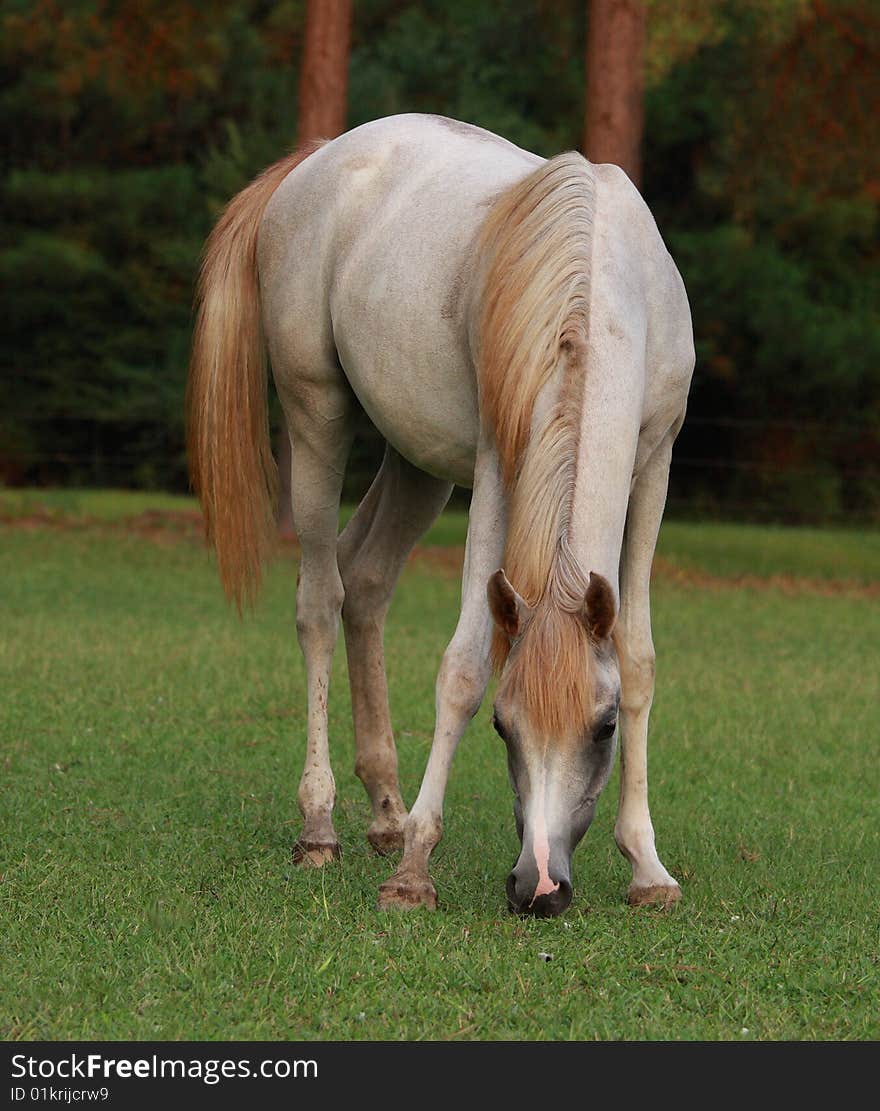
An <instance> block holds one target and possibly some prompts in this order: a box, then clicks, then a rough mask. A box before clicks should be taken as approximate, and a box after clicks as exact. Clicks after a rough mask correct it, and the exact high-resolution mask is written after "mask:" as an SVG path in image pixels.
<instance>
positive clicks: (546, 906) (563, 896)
mask: <svg viewBox="0 0 880 1111" xmlns="http://www.w3.org/2000/svg"><path fill="white" fill-rule="evenodd" d="M550 879H551V881H552V882H553V883H554V884H555V885H556V890H555V891H550V892H547V893H546V894H543V895H536V894H535V888H536V887H537V886H538V870H537V868H532V867H529V865H528V864H526V865H525V866H523V862H522V860H520V861H518V862H517V865H516V867H515V868H514V869H513V871H512V872H511V873H510V875H509V876H508V877H507V905H508V907H509V908H510V910H512V911H513V913H514V914H533V915H534V916H535V917H536V918H553V917H555V915H557V914H562V912H563V911H564V910H565V909H566V908H567V907H568V905H569V904H570V903H571V895H572V891H571V878H570V875H569V873H568V870H567V869H566V870H565V872H564V873H563V872H562V870H561V869H560V874H558V875H557V874H556V873H555V871H554V869H553V868H552V867H551V869H550Z"/></svg>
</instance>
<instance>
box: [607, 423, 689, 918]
mask: <svg viewBox="0 0 880 1111" xmlns="http://www.w3.org/2000/svg"><path fill="white" fill-rule="evenodd" d="M673 439H674V433H670V435H669V436H668V437H667V438H666V440H664V441H663V443H662V444H661V445H660V446H659V447H658V448H657V449H656V451H655V452H654V454H653V455H652V456H651V458H650V459H649V460H648V462H647V463H646V464H645V467H644V468H643V470H642V472H641V474H640V475H639V477H638V479H637V480H636V483H635V486H634V487H633V491H632V494H631V496H630V503H629V510H628V513H627V520H626V531H625V534H624V543H623V551H622V553H621V568H620V616H619V618H618V621H617V626H616V628H615V632H614V640H615V644H616V645H617V652H618V657H619V660H620V679H621V704H620V764H621V771H620V803H619V808H618V813H617V822H616V823H615V826H614V839H615V840H616V842H617V846H618V848H619V849H620V851H621V852H622V853H623V855H624V856H625V857H626V858H627V860H628V861H629V862H630V864H631V865H632V882H631V883H630V885H629V891H628V893H627V898H628V901H629V902H630V903H631V904H632V905H634V906H639V905H642V904H645V903H664V904H666V905H667V906H668V905H669V904H671V903H674V902H676V901H677V900H678V899H680V898H681V888H680V887H679V886H678V884H677V883H676V881H675V880H674V879H673V878H672V876H670V874H669V873H668V872H667V871H666V869H665V868H664V866H663V864H662V863H661V862H660V857H659V856H658V855H657V849H656V847H655V845H654V827H653V825H652V823H651V814H650V811H649V809H648V716H649V714H650V712H651V703H652V701H653V698H654V670H655V667H654V661H655V656H654V644H653V640H652V638H651V605H650V583H651V564H652V562H653V559H654V548H655V547H656V544H657V536H658V534H659V531H660V522H661V520H662V518H663V508H664V506H665V504H666V488H667V483H668V477H669V463H670V459H671V454H672V442H673Z"/></svg>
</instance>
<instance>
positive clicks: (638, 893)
mask: <svg viewBox="0 0 880 1111" xmlns="http://www.w3.org/2000/svg"><path fill="white" fill-rule="evenodd" d="M680 898H681V888H680V887H679V886H678V884H677V883H673V884H656V885H655V886H652V887H630V889H629V891H627V893H626V901H627V902H628V903H629V905H630V906H631V907H651V906H657V907H662V909H663V910H669V909H670V907H673V906H674V905H675V904H676V903H677V902H678V900H679V899H680Z"/></svg>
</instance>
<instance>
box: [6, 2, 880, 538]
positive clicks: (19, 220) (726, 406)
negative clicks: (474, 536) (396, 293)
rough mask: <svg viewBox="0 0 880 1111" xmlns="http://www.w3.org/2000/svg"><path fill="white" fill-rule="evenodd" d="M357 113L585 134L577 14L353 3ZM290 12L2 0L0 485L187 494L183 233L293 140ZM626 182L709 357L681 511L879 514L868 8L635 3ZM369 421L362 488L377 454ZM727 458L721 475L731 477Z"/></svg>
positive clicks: (553, 143)
mask: <svg viewBox="0 0 880 1111" xmlns="http://www.w3.org/2000/svg"><path fill="white" fill-rule="evenodd" d="M354 7H355V27H354V35H353V43H352V53H351V64H350V82H349V94H350V95H349V103H350V110H349V124H350V125H351V126H355V125H357V124H359V123H361V122H363V121H365V120H368V119H372V118H375V117H378V116H382V115H387V114H391V113H395V112H401V111H428V112H438V113H442V114H446V115H450V116H453V117H458V118H461V119H466V120H470V121H472V122H475V123H478V124H481V125H482V126H484V127H488V128H490V129H492V130H494V131H497V132H499V133H501V134H503V135H505V136H507V137H508V138H510V139H511V140H512V141H514V142H516V143H519V144H521V145H523V146H525V147H528V148H530V149H533V150H536V151H538V152H539V153H542V154H548V155H549V154H552V153H554V152H556V151H558V150H561V149H565V148H571V147H577V146H578V145H579V143H580V139H581V133H582V118H583V92H584V79H583V72H582V70H583V56H584V35H585V31H586V28H585V11H586V5H585V4H583V3H582V2H580V0H565V2H563V3H555V4H548V3H547V2H546V0H526V2H523V3H519V4H515V5H508V4H498V3H496V2H494V0H476V2H475V0H451V2H449V0H430V2H425V3H415V2H412V0H357V2H356V3H355V6H354ZM304 10H305V5H304V3H303V2H301V0H287V2H285V3H281V4H273V5H267V4H264V3H261V2H259V0H217V2H216V3H214V4H212V5H210V6H209V7H208V8H206V7H205V6H204V5H201V4H195V3H190V2H185V3H177V4H173V5H171V4H168V3H166V2H164V0H148V2H146V3H145V2H143V0H137V2H136V0H117V2H114V3H110V2H109V0H65V2H64V3H63V4H62V3H61V2H60V0H38V2H36V3H24V2H23V0H0V26H2V28H3V32H4V33H3V35H2V36H0V43H2V45H0V124H2V126H3V130H4V134H5V136H6V137H7V159H6V161H5V165H4V171H3V177H2V181H0V199H2V217H0V281H2V284H3V288H4V291H5V297H6V304H5V310H6V311H5V317H6V320H7V340H6V343H5V344H4V348H3V352H2V356H0V478H2V479H4V480H5V481H7V482H21V481H40V482H56V483H58V482H61V483H68V484H69V483H83V482H86V483H100V482H103V483H107V482H111V481H112V482H115V483H117V484H123V483H136V484H139V485H152V484H158V485H162V486H166V487H168V488H173V489H183V488H184V487H185V473H184V465H183V452H182V433H183V428H182V419H183V418H182V399H183V390H184V379H185V368H186V360H187V354H188V349H189V342H190V331H191V315H190V304H191V298H192V290H193V282H194V276H195V272H196V267H197V260H198V255H199V251H200V249H201V245H202V243H203V242H204V239H205V236H206V234H207V232H208V230H209V229H210V226H211V224H212V222H213V220H214V219H215V218H216V216H217V214H218V212H219V211H220V209H221V208H222V206H223V205H224V204H225V203H226V201H227V199H228V198H229V197H230V196H231V195H232V194H233V193H235V192H236V191H237V190H238V189H239V188H241V186H242V185H244V184H245V183H246V182H247V181H248V180H249V179H250V178H251V177H252V176H253V175H254V174H255V173H256V172H257V171H258V170H259V169H260V168H261V167H262V166H264V165H265V164H267V163H268V162H270V161H272V160H274V159H275V158H276V157H278V155H279V154H280V153H281V152H283V151H284V150H286V149H289V148H290V147H291V146H292V145H293V143H294V141H295V138H296V135H295V130H296V110H297V104H296V101H297V76H298V73H297V70H298V59H299V57H300V54H301V50H302V36H303V16H304ZM649 13H650V14H649V37H648V53H647V58H646V71H647V77H648V91H647V94H646V107H647V132H646V145H645V175H644V178H645V194H646V199H647V200H648V203H649V204H650V206H651V208H652V210H653V211H654V213H655V214H656V216H657V219H658V223H659V226H660V228H661V231H662V232H663V234H664V236H665V237H666V239H667V242H668V243H669V245H670V249H671V250H672V252H673V254H674V256H675V258H676V260H677V262H678V263H679V266H680V268H681V270H682V272H683V275H684V277H685V282H686V285H687V288H688V291H689V295H690V298H691V302H692V309H693V316H694V324H695V331H696V339H697V349H698V354H699V362H698V368H697V374H696V377H695V381H694V388H693V393H692V399H691V404H690V409H689V412H690V417H691V420H690V421H689V422H688V423H687V424H686V425H685V430H684V432H683V433H682V438H681V440H680V443H679V447H678V450H677V453H676V456H677V458H678V459H679V460H681V463H680V465H679V467H678V469H677V471H676V472H675V475H674V478H673V493H674V495H675V497H676V498H677V499H678V504H680V505H685V506H686V505H689V506H690V507H691V508H692V510H693V511H697V510H698V511H700V512H719V513H720V512H732V511H734V512H735V511H742V512H747V513H750V514H753V515H754V514H758V513H764V514H768V515H771V516H782V517H785V518H791V517H794V518H812V519H826V518H828V517H831V518H834V517H847V516H853V515H855V516H860V517H863V518H868V519H873V520H880V321H878V308H877V306H878V304H880V266H878V256H877V241H878V201H880V193H878V185H877V182H878V181H880V153H878V147H877V144H876V142H875V141H874V120H873V111H872V106H873V105H875V104H876V103H877V99H878V96H880V76H878V75H880V15H878V13H877V11H876V7H875V6H873V5H871V4H868V3H867V0H862V2H859V0H840V2H838V3H835V4H827V3H821V2H819V0H774V2H773V3H772V4H767V3H763V2H758V0H736V2H734V0H707V2H705V3H704V2H702V0H685V2H678V0H675V2H673V0H651V3H650V8H649ZM377 451H378V448H377V444H376V436H375V433H374V432H373V431H372V430H371V429H369V428H368V427H365V434H364V436H363V437H362V439H361V442H360V444H359V446H358V447H357V449H356V453H355V457H354V470H355V471H356V472H361V473H357V474H355V475H354V477H353V485H352V492H353V491H354V489H355V488H362V487H363V484H364V482H365V480H366V479H367V477H368V476H367V474H366V472H368V471H369V470H370V468H372V467H373V466H374V464H375V460H376V457H377ZM722 464H723V465H722Z"/></svg>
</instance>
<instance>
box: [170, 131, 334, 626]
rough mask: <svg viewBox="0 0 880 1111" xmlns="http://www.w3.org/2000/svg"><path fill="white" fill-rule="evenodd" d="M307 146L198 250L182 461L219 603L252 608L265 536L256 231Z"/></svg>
mask: <svg viewBox="0 0 880 1111" xmlns="http://www.w3.org/2000/svg"><path fill="white" fill-rule="evenodd" d="M314 149H315V145H314V144H313V145H311V146H308V147H306V148H303V149H300V150H298V151H295V152H294V153H293V154H290V155H288V156H287V157H286V158H282V159H281V160H280V161H278V162H276V163H274V165H272V166H270V167H269V168H268V169H267V170H264V171H263V173H262V174H260V176H259V177H257V178H255V180H254V181H252V182H251V184H250V185H248V186H247V187H246V188H245V189H243V190H242V191H241V192H240V193H239V194H238V195H237V196H235V197H233V199H232V200H231V201H230V202H229V204H228V205H227V206H226V209H225V210H224V212H223V214H222V216H221V217H220V219H219V220H218V221H217V224H216V226H215V228H214V230H213V231H212V232H211V235H210V236H209V238H208V241H207V243H206V244H205V250H204V253H203V255H202V264H201V271H200V275H199V283H198V289H197V293H196V324H195V332H194V337H193V349H192V357H191V359H190V366H189V381H188V385H187V405H186V408H187V452H188V456H189V473H190V481H191V482H192V486H193V489H194V490H195V492H196V493H197V494H198V496H199V499H200V500H201V503H202V512H203V513H204V518H205V531H206V534H207V537H208V540H209V541H210V542H211V543H212V544H213V545H214V548H215V550H216V552H217V563H218V567H219V570H220V578H221V580H222V582H223V588H224V590H225V591H226V594H227V597H229V598H230V599H233V600H234V601H235V603H236V605H237V606H238V608H239V610H240V609H241V606H242V603H243V602H250V601H252V600H253V598H254V596H255V594H256V591H257V588H258V587H259V584H260V569H261V566H262V563H263V560H264V559H265V557H266V556H267V555H268V553H269V551H270V549H271V546H272V542H273V539H274V536H275V506H276V500H277V486H278V472H277V468H276V466H275V460H274V458H273V456H272V448H271V444H270V442H269V417H268V407H267V398H266V348H265V340H264V336H263V327H262V322H261V310H260V288H259V278H258V275H257V232H258V229H259V226H260V220H261V218H262V215H263V212H264V211H265V208H266V205H267V204H268V203H269V198H270V197H271V196H272V194H273V193H274V192H275V190H276V189H277V188H278V186H279V185H280V184H281V182H282V181H283V180H284V178H285V177H287V175H288V174H289V173H290V171H291V170H292V169H293V168H294V167H295V166H297V165H298V164H299V163H300V162H301V161H302V160H303V159H304V158H306V157H307V156H308V155H309V154H311V153H312V151H313V150H314Z"/></svg>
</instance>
